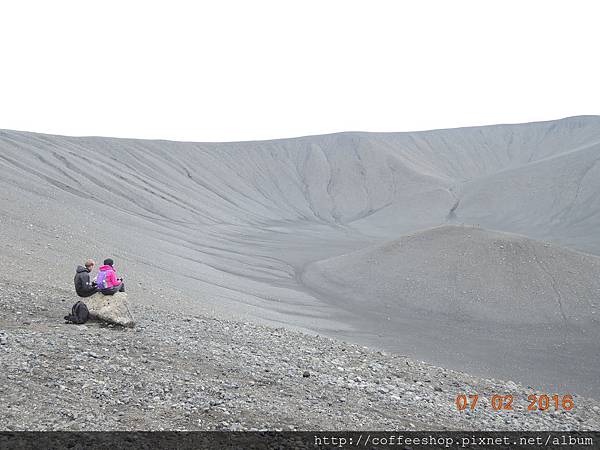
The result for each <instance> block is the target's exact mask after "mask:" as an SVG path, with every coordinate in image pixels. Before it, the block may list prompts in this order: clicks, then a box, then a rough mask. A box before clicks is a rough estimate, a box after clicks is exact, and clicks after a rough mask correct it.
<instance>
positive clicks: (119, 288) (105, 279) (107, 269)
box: [96, 258, 125, 295]
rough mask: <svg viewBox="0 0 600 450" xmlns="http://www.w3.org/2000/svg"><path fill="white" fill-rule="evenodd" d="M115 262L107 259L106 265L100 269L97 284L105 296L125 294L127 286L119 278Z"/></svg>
mask: <svg viewBox="0 0 600 450" xmlns="http://www.w3.org/2000/svg"><path fill="white" fill-rule="evenodd" d="M113 264H114V262H113V260H112V259H110V258H107V259H105V260H104V265H103V266H102V267H100V269H99V272H98V276H97V277H96V283H97V284H98V289H99V290H100V292H102V293H103V294H104V295H113V294H115V293H117V292H125V285H124V284H123V280H122V279H121V278H117V274H116V272H115V269H114V268H113Z"/></svg>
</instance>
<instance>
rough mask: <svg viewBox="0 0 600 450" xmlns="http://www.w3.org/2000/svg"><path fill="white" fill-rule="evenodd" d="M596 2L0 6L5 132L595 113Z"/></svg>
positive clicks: (424, 122) (449, 123) (241, 130)
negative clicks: (17, 130)
mask: <svg viewBox="0 0 600 450" xmlns="http://www.w3.org/2000/svg"><path fill="white" fill-rule="evenodd" d="M599 12H600V4H599V3H598V2H596V1H580V0H574V1H573V0H571V1H562V2H559V1H551V0H540V1H537V0H527V1H512V0H503V1H492V0H490V1H481V0H473V1H467V0H453V1H448V0H441V1H433V0H419V1H416V0H415V1H385V0H372V1H366V0H365V1H353V0H320V1H312V0H302V1H284V0H274V1H266V0H253V1H248V0H246V1H234V0H219V1H206V2H203V1H177V0H169V1H127V2H125V1H106V0H104V1H97V2H92V1H65V0H55V1H52V2H48V1H31V0H20V1H18V2H17V1H15V2H3V3H2V4H1V6H0V43H1V44H0V45H1V47H0V49H1V51H0V61H1V65H0V89H1V95H0V128H9V129H19V130H29V131H39V132H49V133H56V134H68V135H104V136H121V137H139V138H165V139H176V140H195V141H229V140H249V139H269V138H277V137H289V136H298V135H306V134H319V133H328V132H336V131H345V130H365V131H408V130H420V129H430V128H446V127H455V126H467V125H479V124H490V123H507V122H525V121H533V120H546V119H554V118H560V117H564V116H570V115H579V114H599V113H600V84H599V81H598V80H600V62H599V61H600V57H599V56H598V54H600V50H599V48H600V45H599V44H600V27H599V26H598V17H600V15H599Z"/></svg>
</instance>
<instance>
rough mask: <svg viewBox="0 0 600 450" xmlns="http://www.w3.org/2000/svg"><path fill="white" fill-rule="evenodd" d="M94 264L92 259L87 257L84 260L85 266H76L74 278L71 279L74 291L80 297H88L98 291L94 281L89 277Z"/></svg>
mask: <svg viewBox="0 0 600 450" xmlns="http://www.w3.org/2000/svg"><path fill="white" fill-rule="evenodd" d="M95 264H96V263H95V262H94V260H93V259H88V260H87V261H86V262H85V267H84V266H77V271H76V272H75V279H74V280H73V281H74V282H75V292H77V295H79V296H80V297H89V296H90V295H94V294H95V293H96V292H98V289H97V288H96V285H95V282H93V281H92V280H91V279H90V272H91V271H92V269H93V268H94V265H95Z"/></svg>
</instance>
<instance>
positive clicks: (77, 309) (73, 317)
mask: <svg viewBox="0 0 600 450" xmlns="http://www.w3.org/2000/svg"><path fill="white" fill-rule="evenodd" d="M89 317H90V312H89V311H88V308H87V306H86V304H85V303H83V302H82V301H78V302H77V303H75V304H74V305H73V307H72V308H71V314H69V315H68V316H65V320H66V321H67V322H69V323H76V324H82V323H86V322H87V321H88V319H89Z"/></svg>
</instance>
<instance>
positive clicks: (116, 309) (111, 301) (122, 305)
mask: <svg viewBox="0 0 600 450" xmlns="http://www.w3.org/2000/svg"><path fill="white" fill-rule="evenodd" d="M81 301H83V302H84V303H85V305H86V306H87V307H88V310H89V312H90V318H91V319H95V320H101V321H104V322H108V323H112V324H115V325H121V326H124V327H133V326H134V325H135V321H134V319H133V316H132V315H131V311H130V309H129V306H128V305H127V294H126V293H125V292H117V293H116V294H114V295H104V294H102V293H100V292H98V293H96V294H94V295H92V296H90V297H87V298H83V299H81Z"/></svg>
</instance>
